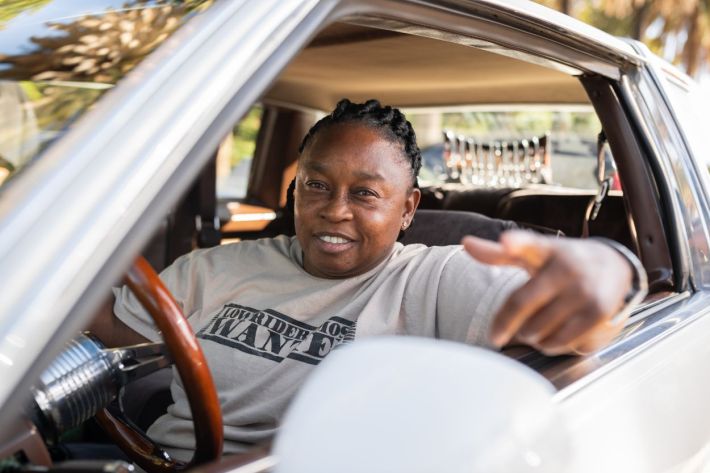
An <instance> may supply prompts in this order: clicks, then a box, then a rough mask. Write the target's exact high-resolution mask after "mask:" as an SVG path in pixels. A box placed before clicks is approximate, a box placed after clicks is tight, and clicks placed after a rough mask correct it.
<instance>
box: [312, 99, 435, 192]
mask: <svg viewBox="0 0 710 473" xmlns="http://www.w3.org/2000/svg"><path fill="white" fill-rule="evenodd" d="M349 122H359V123H362V124H364V125H367V126H369V127H371V128H373V129H375V130H378V131H380V132H381V133H382V134H383V136H384V137H386V138H387V139H388V140H390V141H391V142H393V143H396V144H401V145H402V148H403V151H404V154H405V155H406V157H407V159H409V163H410V166H411V172H412V185H413V186H414V187H417V176H418V175H419V169H421V167H422V154H421V151H419V146H417V137H416V135H415V134H414V128H412V124H411V123H409V121H407V119H406V118H405V117H404V114H403V113H402V112H400V111H399V110H398V109H396V108H392V107H390V106H389V105H386V106H384V107H383V106H382V105H381V104H380V102H379V101H378V100H374V99H370V100H368V101H367V102H365V103H352V102H351V101H350V100H348V99H342V100H341V101H340V102H338V104H337V105H336V106H335V110H333V112H332V113H331V114H330V115H326V116H325V117H323V118H321V119H320V120H318V122H316V124H315V125H313V127H312V128H311V129H310V130H308V133H307V134H306V136H305V137H304V138H303V142H302V143H301V146H300V148H298V152H299V153H303V150H304V149H305V148H306V146H307V145H308V142H309V141H311V140H312V139H313V137H314V136H315V135H316V134H317V133H318V132H319V131H321V130H323V129H324V128H327V127H329V126H331V125H334V124H336V123H349Z"/></svg>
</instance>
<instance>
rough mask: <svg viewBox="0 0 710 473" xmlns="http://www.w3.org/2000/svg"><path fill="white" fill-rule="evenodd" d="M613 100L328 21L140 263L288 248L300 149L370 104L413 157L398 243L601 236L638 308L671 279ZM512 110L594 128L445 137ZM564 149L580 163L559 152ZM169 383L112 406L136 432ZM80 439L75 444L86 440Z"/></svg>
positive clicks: (554, 71) (519, 67)
mask: <svg viewBox="0 0 710 473" xmlns="http://www.w3.org/2000/svg"><path fill="white" fill-rule="evenodd" d="M616 87H617V86H616V84H615V83H614V82H613V81H611V80H609V79H606V78H603V77H600V76H596V75H593V74H585V73H583V72H582V71H579V70H576V69H574V68H571V67H570V66H568V65H563V64H558V63H555V62H554V61H551V60H549V59H546V58H541V57H535V56H532V55H530V54H528V53H524V52H521V51H516V50H512V49H509V48H502V47H499V46H495V45H492V44H490V43H487V42H485V41H479V40H475V39H472V38H465V37H461V36H458V35H454V34H448V33H446V32H440V31H434V30H429V29H426V28H422V27H418V26H413V25H407V24H401V23H398V22H393V21H389V20H382V19H372V18H361V19H349V20H348V21H340V22H336V23H332V24H330V25H329V26H327V27H325V28H324V29H322V30H321V31H320V32H318V33H317V34H316V35H315V37H313V38H312V39H311V41H310V42H309V43H308V45H307V46H306V47H305V48H304V49H303V50H302V51H301V52H300V53H299V54H298V55H297V56H296V57H295V58H294V59H293V60H292V61H291V62H290V63H289V64H288V66H287V67H286V68H285V69H284V70H283V71H282V72H281V73H280V75H279V76H278V78H277V79H276V80H275V81H274V82H273V83H272V84H271V85H270V86H269V87H268V89H267V90H266V91H265V92H264V93H263V94H262V96H261V97H260V99H259V100H258V102H257V103H255V104H254V105H253V106H252V108H251V109H250V110H249V112H248V113H247V114H246V115H245V116H244V117H243V118H242V119H241V120H240V121H239V122H237V123H235V124H234V127H233V132H232V133H230V134H229V135H228V136H226V137H224V140H223V141H222V143H221V145H220V146H219V148H218V149H215V150H214V153H213V155H214V159H213V160H212V161H211V162H210V163H209V165H208V166H206V167H205V168H204V169H203V170H202V172H201V173H200V175H199V176H197V178H196V179H195V181H194V183H193V184H192V186H191V187H190V188H189V189H187V190H186V192H185V193H184V195H183V197H182V198H181V200H180V201H179V202H176V203H175V205H174V206H173V208H172V209H171V211H170V213H169V214H168V215H165V216H164V218H163V219H162V220H161V222H160V224H159V225H156V228H157V230H156V231H155V233H154V234H153V237H152V238H151V240H150V242H149V243H148V244H147V245H146V246H145V248H144V249H143V255H144V256H145V257H146V259H147V260H148V261H150V263H151V264H152V266H153V267H154V268H155V269H156V270H158V271H159V270H161V269H163V268H165V267H166V266H167V265H169V264H170V263H171V262H172V261H174V260H175V259H176V258H177V257H178V256H180V255H182V254H185V253H187V252H189V251H191V250H193V249H195V248H205V247H210V246H215V245H219V244H229V243H232V242H236V241H240V240H247V239H256V238H263V237H271V236H275V235H278V234H287V235H293V234H294V229H293V212H292V209H291V208H290V206H289V192H292V187H291V186H290V184H291V181H292V180H293V178H294V176H295V170H296V163H297V160H298V148H299V145H300V143H301V140H302V138H303V136H304V135H305V134H306V133H307V131H308V130H309V128H310V127H311V126H312V125H313V124H314V123H315V121H316V120H317V119H318V118H320V117H322V116H323V115H324V114H326V113H328V111H330V110H331V109H332V108H333V106H334V105H335V104H336V103H337V101H338V100H340V99H341V98H349V99H350V100H352V101H358V102H359V101H365V100H367V99H370V98H376V99H378V100H380V101H381V102H382V103H384V104H391V105H393V106H397V107H399V108H401V109H403V111H404V112H405V114H406V115H407V116H408V117H411V118H410V120H411V121H412V122H413V123H414V126H415V129H416V130H417V133H418V135H419V136H420V148H422V150H423V153H424V155H425V156H424V167H425V168H426V169H425V172H423V174H422V177H421V179H420V188H421V190H422V194H423V197H422V202H421V205H420V210H419V211H418V212H417V214H416V216H415V220H414V222H413V224H412V227H411V228H410V229H408V230H407V231H406V232H404V233H403V234H402V235H401V237H400V241H402V242H403V243H405V244H409V243H424V244H427V245H451V244H458V243H459V242H460V240H461V237H462V236H463V235H466V234H474V235H477V236H480V237H482V238H487V239H491V240H495V239H497V238H498V237H499V235H500V234H501V233H502V232H503V231H505V230H507V229H510V228H527V229H530V230H531V231H536V232H542V233H545V234H548V235H550V236H551V237H558V238H564V237H575V238H594V237H599V238H608V239H612V240H615V241H617V242H619V243H621V244H623V245H624V246H626V247H627V248H628V249H630V250H631V251H633V252H634V253H635V254H636V255H637V256H638V257H639V259H640V260H641V261H642V263H643V265H644V267H645V268H646V270H647V272H648V275H649V288H650V290H649V296H648V298H647V300H646V302H645V303H646V304H652V303H654V302H655V301H658V300H660V299H662V298H663V297H665V296H667V295H669V294H671V293H675V292H677V291H679V288H680V287H681V286H682V284H683V282H682V275H680V274H678V272H677V271H675V270H674V265H673V258H672V255H671V252H670V250H669V248H670V246H669V242H668V237H667V235H668V234H669V232H667V229H666V228H665V224H664V221H663V219H662V216H663V214H664V213H663V208H662V205H663V204H662V202H661V199H660V198H659V191H658V184H657V183H656V181H655V180H654V177H653V175H654V170H653V169H651V168H650V167H649V164H648V163H647V160H645V159H642V158H643V156H644V153H645V152H646V151H645V149H644V146H643V145H642V141H641V140H640V139H639V133H638V130H636V129H635V128H634V125H633V124H632V123H629V121H628V119H627V118H626V115H625V113H624V107H625V106H624V104H623V103H622V101H621V100H620V98H619V97H620V95H619V94H618V93H617V90H616ZM92 97H93V96H92ZM93 99H94V98H92V100H93ZM521 110H522V111H528V112H530V111H532V112H540V111H541V110H543V111H544V112H545V113H549V114H553V115H554V114H555V113H558V112H559V113H567V112H570V113H572V112H578V111H584V112H585V113H587V114H588V115H591V116H592V117H593V121H592V123H594V124H597V125H594V126H597V128H596V129H593V130H592V132H590V133H588V134H587V135H585V136H584V137H581V136H576V135H575V134H574V132H570V131H569V129H566V128H565V126H567V125H566V124H565V123H564V120H562V119H559V116H557V115H554V116H555V117H557V118H555V119H553V120H552V121H551V122H550V123H551V124H552V125H553V126H552V128H551V129H543V130H540V129H538V128H537V127H534V126H530V127H529V128H527V129H526V127H525V123H523V125H521V126H519V127H517V128H516V129H515V131H511V129H506V130H502V131H500V132H498V133H496V130H495V129H494V128H495V127H494V126H492V125H491V124H490V123H489V124H488V125H487V128H486V131H485V132H479V133H477V132H476V129H475V126H464V127H457V125H456V123H457V122H456V120H457V119H462V118H461V117H464V118H463V119H468V120H469V123H473V122H475V121H476V120H483V119H485V118H486V117H488V118H490V117H499V118H500V117H501V116H507V117H508V119H509V120H511V119H512V118H510V117H513V116H515V115H514V113H516V112H518V111H521ZM496 114H498V115H496ZM506 114H507V115H506ZM431 117H436V118H434V119H432V118H431ZM481 117H483V118H481ZM555 120H557V121H555ZM432 121H433V125H432ZM493 125H495V123H493ZM420 126H421V131H420V128H419V127H420ZM588 128H589V127H588ZM591 128H594V127H591ZM561 136H562V137H563V138H561ZM565 140H567V141H565ZM569 140H572V141H569ZM574 140H576V141H574ZM572 142H573V143H572ZM570 143H572V144H570ZM575 143H577V144H576V145H575ZM579 143H582V144H579ZM565 146H567V147H568V150H567V151H565ZM574 146H577V147H578V148H580V147H581V149H582V150H581V151H579V150H577V151H574V150H573V151H569V148H574ZM427 153H428V154H427ZM568 167H577V168H580V169H582V171H578V172H577V171H576V172H577V173H578V174H580V173H581V174H583V175H584V176H583V178H582V179H581V181H579V180H578V181H574V180H569V181H568V182H562V181H565V179H561V178H559V179H558V177H556V176H558V175H559V176H564V175H565V169H566V168H568ZM580 182H581V184H580ZM632 321H633V318H632ZM622 336H623V334H622ZM504 353H506V354H507V355H509V356H511V357H514V358H516V359H518V360H520V361H521V362H523V363H526V364H527V365H528V366H531V367H532V368H534V369H536V370H538V371H539V372H541V373H543V375H545V376H546V377H548V378H549V379H550V380H551V381H552V382H553V384H555V383H556V381H555V380H556V377H562V375H563V373H564V372H565V371H566V370H567V369H569V368H570V367H571V366H573V365H574V363H576V362H575V360H574V359H571V358H569V357H557V358H549V357H545V356H543V355H541V354H539V353H536V352H534V350H532V349H529V348H525V347H509V348H508V349H506V350H505V352H504ZM169 379H170V372H169V371H165V370H164V371H163V372H161V373H160V374H158V375H155V376H151V377H149V378H145V379H143V380H141V381H138V383H141V384H140V385H138V384H136V385H135V386H133V387H132V388H131V389H128V390H127V391H126V393H125V396H124V400H123V403H124V407H125V409H126V411H127V413H128V414H129V416H130V417H132V418H133V420H134V421H135V422H136V423H137V424H138V425H139V427H141V428H143V429H145V428H146V427H147V426H148V425H150V424H151V423H152V422H153V421H154V420H155V419H156V418H157V416H159V415H160V414H161V412H163V411H164V409H165V406H166V404H167V403H169V402H170V395H169V392H168V391H167V390H166V387H167V383H168V382H169ZM560 379H561V378H560ZM561 382H562V381H560V383H561ZM149 392H150V393H152V394H148V393H149ZM93 429H94V427H92V426H87V427H85V428H84V431H83V433H82V434H81V436H82V437H83V438H93V437H94V436H99V434H96V433H95V431H94V430H93Z"/></svg>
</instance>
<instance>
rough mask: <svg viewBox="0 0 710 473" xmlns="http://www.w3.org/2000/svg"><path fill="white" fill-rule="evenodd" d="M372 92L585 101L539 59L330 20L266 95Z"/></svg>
mask: <svg viewBox="0 0 710 473" xmlns="http://www.w3.org/2000/svg"><path fill="white" fill-rule="evenodd" d="M343 97H348V98H350V99H351V100H357V101H361V100H365V99H369V98H377V99H379V100H381V101H382V102H384V103H387V104H391V105H396V106H400V107H405V106H406V107H418V106H449V105H464V104H465V105H468V104H480V103H485V104H508V103H525V104H529V103H572V104H579V103H585V104H586V103H589V99H588V98H587V96H586V93H585V92H584V89H583V88H582V86H581V85H580V83H579V81H578V80H577V79H576V78H575V77H572V76H569V75H567V74H564V73H562V72H559V71H557V70H553V69H548V68H545V67H542V66H539V65H535V64H531V63H528V62H524V61H521V60H518V59H513V58H510V57H507V56H502V55H499V54H495V53H491V52H487V51H483V50H481V49H477V48H473V47H469V46H462V45H459V44H454V43H448V42H444V41H440V40H435V39H430V38H424V37H419V36H412V35H406V34H401V33H396V32H389V31H383V30H375V29H370V28H364V27H360V26H353V25H345V24H335V25H332V26H330V27H328V28H326V29H325V30H323V31H322V32H321V33H320V34H319V35H318V36H317V37H316V38H315V39H314V40H313V41H312V42H311V44H310V45H309V46H308V47H306V49H304V50H303V51H302V52H301V53H300V54H299V55H298V56H297V57H296V59H294V60H293V62H292V63H291V64H290V65H289V66H288V67H287V68H286V70H285V71H284V72H283V73H282V74H281V76H280V77H279V79H278V81H277V82H276V83H275V84H274V86H273V87H272V88H271V90H270V91H269V92H268V93H267V94H266V96H265V98H266V99H267V100H268V99H271V100H273V101H278V102H283V103H288V104H293V105H300V106H305V107H309V108H315V109H320V110H330V109H331V108H332V107H333V105H335V103H336V102H337V101H338V100H339V99H341V98H343Z"/></svg>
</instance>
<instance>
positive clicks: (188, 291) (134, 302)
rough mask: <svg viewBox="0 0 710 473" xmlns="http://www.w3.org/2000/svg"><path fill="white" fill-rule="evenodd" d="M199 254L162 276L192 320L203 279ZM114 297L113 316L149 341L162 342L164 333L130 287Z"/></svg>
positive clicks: (183, 258)
mask: <svg viewBox="0 0 710 473" xmlns="http://www.w3.org/2000/svg"><path fill="white" fill-rule="evenodd" d="M195 253H196V252H193V253H189V254H187V255H183V256H181V257H180V258H178V259H177V260H175V262H174V263H173V264H172V265H170V266H168V267H167V268H165V269H164V270H163V271H162V272H161V273H160V279H161V280H162V281H163V283H164V284H165V286H166V287H167V288H168V290H169V291H170V293H171V294H172V295H173V297H174V298H175V301H176V302H177V304H178V305H179V306H180V308H181V309H182V312H183V314H185V316H186V317H188V319H189V316H190V314H191V311H192V305H193V300H192V298H193V297H194V296H193V295H194V293H195V286H196V284H197V282H198V281H197V279H198V278H199V274H198V271H197V270H196V269H197V268H195V266H196V258H195ZM113 294H114V297H115V302H114V305H113V312H114V314H115V315H116V317H118V318H119V319H120V320H121V322H123V323H124V324H126V325H128V326H129V327H130V328H132V329H133V330H135V331H136V332H138V333H139V334H141V335H143V336H144V337H145V338H147V339H148V340H152V341H158V340H160V333H159V332H158V330H157V328H156V327H155V324H154V323H153V319H152V317H151V316H150V314H148V312H147V311H146V310H145V309H144V308H143V306H142V305H141V304H140V302H138V299H137V298H136V296H135V295H134V294H133V292H131V290H130V289H129V288H128V286H126V285H123V286H121V287H114V288H113Z"/></svg>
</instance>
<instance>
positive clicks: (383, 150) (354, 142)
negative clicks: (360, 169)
mask: <svg viewBox="0 0 710 473" xmlns="http://www.w3.org/2000/svg"><path fill="white" fill-rule="evenodd" d="M300 161H301V163H302V164H305V163H306V162H320V163H322V164H323V165H327V164H328V163H332V162H335V161H348V162H352V161H361V162H362V163H361V164H363V165H365V164H366V163H367V164H369V165H370V166H373V167H377V166H375V165H378V164H384V165H389V164H390V163H394V162H403V163H406V162H407V158H406V155H405V154H404V146H403V145H402V144H400V143H397V142H395V141H393V140H392V139H391V138H390V137H389V136H387V134H386V131H381V130H378V129H376V128H374V127H372V126H369V125H366V124H362V123H358V122H347V123H336V124H332V125H330V126H328V127H325V128H323V129H321V130H319V132H318V133H317V134H316V135H315V136H314V137H313V139H312V140H311V142H310V143H309V144H308V146H306V148H305V149H304V150H303V154H302V156H301V159H300ZM407 167H408V166H407Z"/></svg>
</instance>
